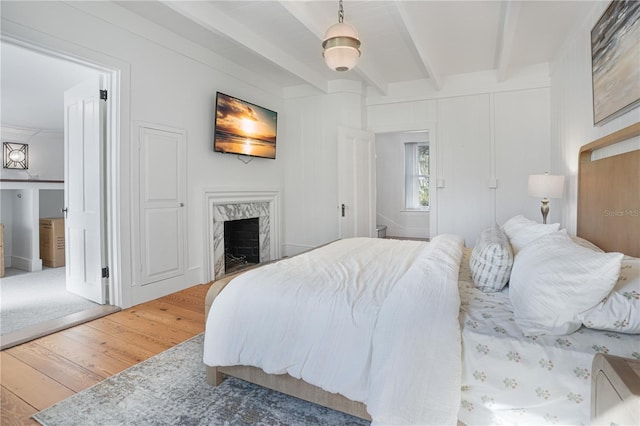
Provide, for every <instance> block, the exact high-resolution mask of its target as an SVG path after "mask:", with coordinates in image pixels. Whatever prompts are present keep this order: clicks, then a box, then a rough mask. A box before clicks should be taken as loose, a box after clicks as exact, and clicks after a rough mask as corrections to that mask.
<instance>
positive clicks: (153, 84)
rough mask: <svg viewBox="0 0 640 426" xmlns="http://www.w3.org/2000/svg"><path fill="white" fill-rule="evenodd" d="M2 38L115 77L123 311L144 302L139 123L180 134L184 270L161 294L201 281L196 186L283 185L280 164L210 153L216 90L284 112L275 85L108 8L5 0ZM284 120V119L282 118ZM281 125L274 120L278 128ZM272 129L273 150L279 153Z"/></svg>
mask: <svg viewBox="0 0 640 426" xmlns="http://www.w3.org/2000/svg"><path fill="white" fill-rule="evenodd" d="M1 7H2V10H1V11H2V13H1V16H2V26H1V28H2V34H3V36H8V37H9V38H13V39H19V40H22V41H26V42H29V43H32V44H35V45H39V46H47V47H49V48H52V49H54V50H56V51H58V52H62V53H64V54H67V55H70V56H72V57H78V58H83V59H86V60H87V61H89V62H92V63H96V64H99V65H101V66H104V67H106V68H112V69H117V70H118V71H119V78H120V87H121V92H120V94H119V95H120V117H119V119H120V128H119V133H118V134H117V137H118V139H119V144H118V147H117V149H116V150H115V151H114V152H116V153H117V155H118V158H117V161H116V165H115V166H114V168H113V170H115V171H116V172H117V176H115V182H117V183H118V187H117V190H116V191H115V197H116V198H117V202H118V210H114V211H112V213H113V214H114V215H118V216H119V218H118V219H117V220H115V221H114V226H117V227H118V232H119V234H120V238H119V241H118V242H119V244H118V247H117V251H116V254H115V255H116V261H118V262H119V265H118V267H117V271H118V273H119V274H120V276H121V281H122V284H123V294H122V299H123V302H122V305H123V306H125V307H126V306H129V305H131V304H133V303H139V302H142V301H143V300H142V299H143V298H144V297H148V296H146V295H145V294H143V292H142V291H141V289H140V286H139V285H138V282H137V267H136V264H135V263H134V261H133V260H132V259H135V258H136V257H137V256H139V253H140V243H139V241H137V239H136V238H134V236H135V235H137V231H136V230H135V225H136V220H137V218H138V217H139V206H138V203H139V200H138V199H137V195H138V188H137V186H136V185H137V182H138V175H137V170H138V164H137V148H138V141H137V135H136V134H135V133H134V132H135V128H136V123H138V122H147V123H155V124H159V125H163V126H167V127H173V128H178V129H183V130H185V132H186V134H187V153H186V156H187V170H188V171H187V176H186V179H187V187H188V196H187V203H186V209H187V226H188V232H187V263H186V264H187V269H188V272H187V274H186V276H184V277H180V278H179V279H175V280H173V281H172V282H169V283H167V285H166V286H165V287H164V288H163V291H164V292H167V293H168V292H171V291H176V290H179V289H181V288H184V287H188V286H191V285H194V284H198V283H201V282H203V281H204V277H205V274H204V271H203V256H204V252H205V250H204V249H205V241H204V238H205V235H206V232H205V228H204V225H205V223H204V220H205V218H204V212H205V206H203V188H215V187H220V188H225V189H234V188H235V189H261V188H268V189H270V190H279V191H282V189H283V184H282V182H283V169H284V164H283V163H284V160H281V159H280V158H278V159H277V160H266V159H256V160H254V161H252V162H251V163H249V164H244V163H242V162H241V161H238V160H237V158H236V157H235V156H232V155H225V154H219V153H214V152H213V150H212V141H213V111H214V102H215V93H216V91H222V92H225V93H228V94H231V95H234V96H237V97H239V98H242V99H245V100H248V101H251V102H253V103H256V104H258V105H261V106H264V107H266V108H269V109H271V110H275V111H278V112H284V103H283V101H282V99H281V97H280V96H279V95H278V93H281V91H280V88H277V87H275V86H274V85H273V84H271V83H270V82H268V81H265V80H264V79H263V78H262V77H261V76H260V75H258V74H255V73H253V72H251V71H248V70H244V69H238V68H237V67H236V68H234V66H233V65H230V63H229V62H228V61H227V60H224V59H223V58H220V57H218V56H216V55H215V54H213V53H212V52H210V51H208V50H206V49H204V48H202V47H200V46H197V45H195V44H194V43H191V42H188V41H186V40H184V39H181V38H179V37H177V36H175V34H173V33H170V32H168V31H166V30H164V29H162V28H160V27H158V26H155V25H153V24H151V23H149V22H147V21H145V20H144V19H142V18H140V17H138V16H137V15H135V14H132V13H130V12H128V11H126V10H125V9H123V8H121V7H119V6H117V5H116V4H114V3H111V2H69V3H62V2H2V4H1ZM280 117H282V115H281V116H280ZM279 124H280V123H279ZM288 143H289V141H288V139H287V135H286V132H284V131H282V126H281V125H279V134H278V149H279V150H280V151H281V152H284V151H286V147H287V144H288Z"/></svg>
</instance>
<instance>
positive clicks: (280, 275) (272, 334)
mask: <svg viewBox="0 0 640 426" xmlns="http://www.w3.org/2000/svg"><path fill="white" fill-rule="evenodd" d="M462 245H463V240H462V239H461V238H460V237H456V236H451V235H442V236H438V237H436V238H434V239H433V241H432V242H431V243H421V242H416V241H397V240H386V239H369V238H355V239H347V240H340V241H337V242H335V243H332V244H329V245H327V246H324V247H321V248H319V249H316V250H314V251H313V252H310V253H307V254H302V255H299V256H296V257H294V258H291V259H285V260H282V261H280V262H276V263H273V264H270V265H266V266H264V267H261V268H259V269H255V270H252V271H248V272H246V273H244V274H242V275H241V276H240V277H238V278H236V279H234V280H233V281H231V283H229V284H228V285H227V287H226V288H225V289H224V291H222V292H221V293H220V295H218V297H217V298H216V299H215V300H214V302H213V305H212V309H211V311H210V314H209V317H208V319H207V325H206V333H205V344H204V362H205V363H206V364H207V365H210V366H226V365H252V366H256V367H260V368H262V369H263V370H264V371H266V372H267V373H275V374H279V373H285V372H286V373H289V374H290V375H291V376H293V377H296V378H302V379H303V380H305V381H307V382H308V383H311V384H314V385H316V386H319V387H321V388H322V389H325V390H327V391H330V392H336V393H340V394H342V395H344V396H346V397H347V398H349V399H352V400H354V401H361V402H364V403H365V404H367V409H368V411H369V413H370V414H371V416H372V418H373V421H374V423H380V424H455V423H456V418H457V414H458V408H459V405H460V385H461V382H460V378H461V355H460V345H461V342H460V329H459V323H458V313H459V307H460V298H459V295H458V271H459V265H460V259H461V256H462ZM389 265H394V267H393V268H390V267H389ZM309 271H313V273H312V274H309ZM425 366H429V367H433V368H425Z"/></svg>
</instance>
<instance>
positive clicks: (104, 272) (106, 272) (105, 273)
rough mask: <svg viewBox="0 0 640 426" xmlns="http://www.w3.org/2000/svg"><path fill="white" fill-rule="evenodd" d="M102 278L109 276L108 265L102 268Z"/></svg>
mask: <svg viewBox="0 0 640 426" xmlns="http://www.w3.org/2000/svg"><path fill="white" fill-rule="evenodd" d="M102 278H109V267H108V266H107V267H105V268H102Z"/></svg>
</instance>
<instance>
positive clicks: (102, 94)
mask: <svg viewBox="0 0 640 426" xmlns="http://www.w3.org/2000/svg"><path fill="white" fill-rule="evenodd" d="M100 99H102V100H103V101H106V100H107V91H106V90H101V91H100Z"/></svg>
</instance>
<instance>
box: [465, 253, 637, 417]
mask: <svg viewBox="0 0 640 426" xmlns="http://www.w3.org/2000/svg"><path fill="white" fill-rule="evenodd" d="M466 264H467V262H465V260H463V267H462V269H461V271H460V297H461V311H460V322H461V326H462V342H463V344H462V346H463V376H462V401H461V406H460V413H459V419H460V420H461V421H462V422H464V423H465V424H467V425H486V424H494V425H514V424H519V425H521V424H530V425H541V424H562V425H581V424H589V415H590V400H591V363H592V361H593V357H594V356H595V354H596V353H598V352H603V353H609V354H612V355H619V356H623V357H626V358H636V359H640V336H639V335H631V334H621V333H614V332H605V331H598V330H591V329H587V328H584V327H583V328H581V329H580V330H578V331H577V332H575V333H571V334H569V335H564V336H550V335H546V336H538V337H524V336H523V334H522V332H521V331H520V329H519V328H518V327H517V326H516V324H515V322H514V319H513V310H512V308H511V304H510V302H509V294H508V288H506V289H505V290H503V291H502V292H497V293H483V292H481V291H479V290H478V289H476V288H475V287H474V286H473V283H472V281H471V279H470V273H469V272H468V271H466V270H465V269H468V268H466V267H465V265H466Z"/></svg>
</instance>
